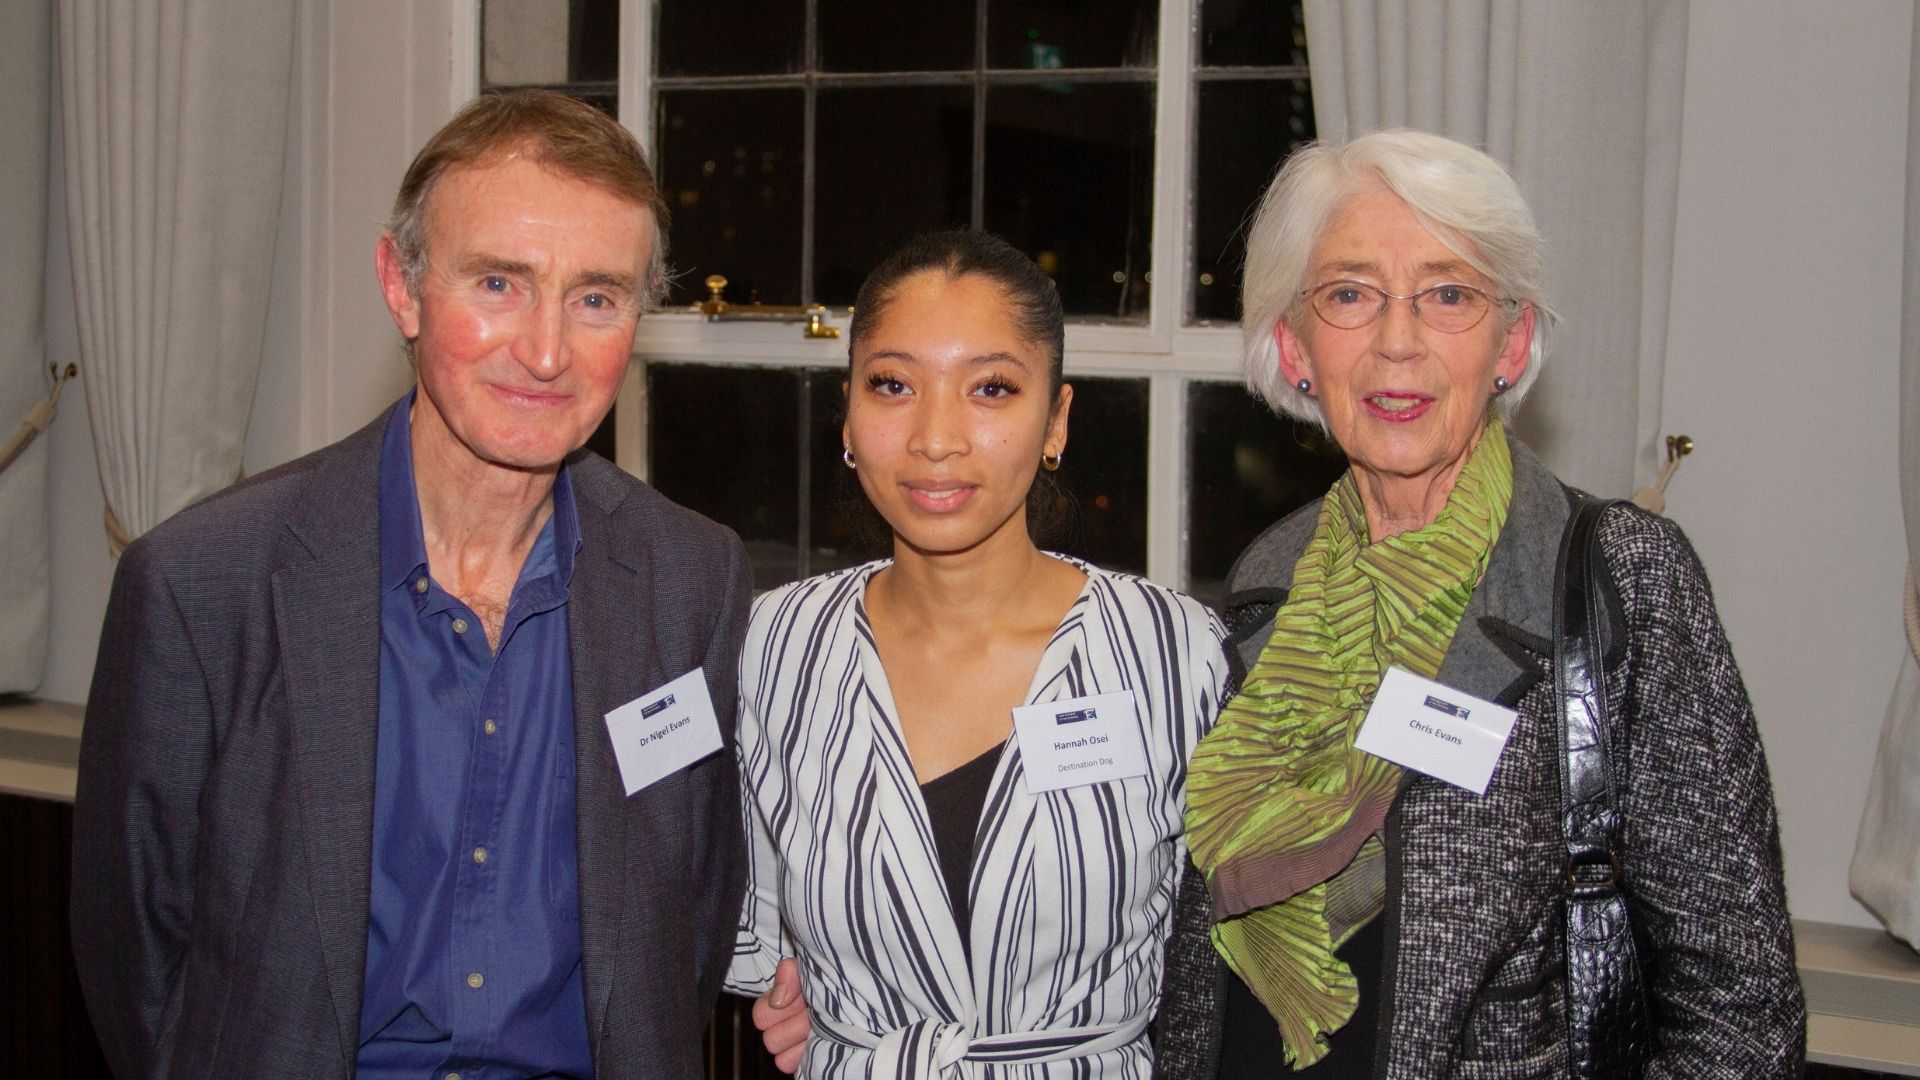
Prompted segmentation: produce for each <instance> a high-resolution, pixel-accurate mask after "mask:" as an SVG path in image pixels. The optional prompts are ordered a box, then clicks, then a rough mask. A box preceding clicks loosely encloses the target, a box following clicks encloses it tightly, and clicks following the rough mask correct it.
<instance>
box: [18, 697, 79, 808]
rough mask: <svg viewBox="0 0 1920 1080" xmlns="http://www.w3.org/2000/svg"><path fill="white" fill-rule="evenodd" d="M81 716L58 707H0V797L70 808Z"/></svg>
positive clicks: (26, 702) (33, 702)
mask: <svg viewBox="0 0 1920 1080" xmlns="http://www.w3.org/2000/svg"><path fill="white" fill-rule="evenodd" d="M83 713H84V709H83V708H82V707H81V706H79V705H69V704H66V703H64V702H59V701H40V700H38V699H35V698H24V699H19V700H9V701H5V702H0V794H7V795H24V796H27V797H28V798H34V799H51V800H53V801H55V802H69V803H70V802H72V801H73V789H74V784H75V782H76V780H77V779H78V777H79V764H80V719H81V716H82V715H83Z"/></svg>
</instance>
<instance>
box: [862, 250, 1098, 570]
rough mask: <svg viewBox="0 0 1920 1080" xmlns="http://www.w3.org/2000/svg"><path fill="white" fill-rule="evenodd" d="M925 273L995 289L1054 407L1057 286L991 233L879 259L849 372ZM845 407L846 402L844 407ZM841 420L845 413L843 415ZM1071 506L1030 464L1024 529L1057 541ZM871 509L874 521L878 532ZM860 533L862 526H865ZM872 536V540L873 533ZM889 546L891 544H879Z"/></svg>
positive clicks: (1058, 378) (1059, 373) (1060, 365)
mask: <svg viewBox="0 0 1920 1080" xmlns="http://www.w3.org/2000/svg"><path fill="white" fill-rule="evenodd" d="M929 270H937V271H940V272H943V273H945V274H946V275H947V277H948V278H962V277H967V276H969V275H978V276H980V277H983V278H986V279H987V280H988V281H991V282H993V283H994V284H996V285H998V286H1000V290H1001V292H1002V293H1004V294H1005V295H1006V298H1007V304H1008V306H1009V308H1010V309H1011V310H1012V314H1013V324H1014V326H1015V327H1017V328H1018V329H1019V331H1020V334H1021V336H1022V337H1024V338H1026V340H1028V341H1031V342H1033V343H1034V344H1036V345H1040V346H1043V347H1044V348H1045V349H1046V350H1047V396H1048V398H1049V399H1050V400H1051V401H1052V402H1054V403H1055V404H1058V403H1059V400H1060V386H1061V383H1062V382H1063V381H1064V379H1063V374H1064V364H1065V358H1066V351H1067V316H1066V313H1065V311H1063V310H1062V309H1061V307H1060V290H1059V289H1058V288H1057V287H1056V286H1055V285H1054V283H1053V279H1052V278H1050V277H1048V276H1047V275H1046V272H1045V271H1044V270H1041V269H1040V267H1039V266H1037V265H1035V264H1034V261H1033V260H1032V259H1029V258H1027V256H1026V254H1025V253H1024V252H1022V251H1021V250H1020V249H1019V248H1016V247H1014V246H1013V245H1012V244H1009V243H1007V242H1006V241H1005V240H1002V239H1000V238H999V237H998V236H995V235H993V234H992V233H986V232H971V231H968V230H964V229H953V230H949V231H946V232H933V233H926V234H924V235H922V236H917V237H915V238H914V239H912V240H909V241H907V243H906V246H904V247H902V248H900V249H899V250H898V251H895V252H894V253H893V254H891V255H889V256H887V257H886V258H885V259H882V260H881V261H880V265H878V266H876V267H874V268H873V271H872V272H871V273H869V274H868V275H867V280H866V281H864V282H862V283H861V285H860V292H859V294H858V295H857V296H855V298H854V301H853V320H852V322H850V323H849V324H848V326H847V372H848V374H849V376H851V374H852V372H853V354H854V351H855V350H856V349H858V348H859V347H860V340H861V339H862V338H864V337H866V336H867V335H869V334H871V333H872V332H873V330H874V327H876V326H878V325H879V324H880V320H881V319H882V318H883V317H884V316H885V315H886V311H887V305H888V304H889V303H891V302H892V300H893V298H894V296H895V295H896V294H897V293H898V292H899V288H900V284H901V283H902V282H904V281H906V280H907V279H908V278H910V277H913V276H914V275H916V274H920V273H924V272H926V271H929ZM842 408H843V409H844V405H843V406H842ZM843 417H844V413H843ZM849 486H850V487H851V488H853V489H854V491H853V492H852V493H851V494H852V495H853V496H854V497H855V498H858V499H859V501H860V502H861V503H865V502H866V498H865V496H864V495H861V494H859V491H858V489H859V486H860V485H859V484H857V483H855V484H850V485H849ZM1072 507H1073V499H1072V496H1070V495H1068V494H1067V492H1066V490H1065V489H1064V488H1062V487H1061V486H1060V484H1059V483H1058V482H1057V481H1056V480H1055V479H1054V475H1053V474H1052V473H1051V472H1047V471H1045V470H1043V469H1041V468H1040V463H1039V462H1037V461H1036V462H1034V481H1033V486H1032V487H1031V488H1029V489H1028V491H1027V532H1028V535H1030V536H1032V537H1033V539H1034V542H1035V543H1037V544H1041V545H1042V546H1045V545H1046V544H1047V543H1055V542H1058V541H1059V539H1060V536H1061V534H1062V533H1063V532H1064V531H1065V527H1066V524H1067V521H1068V519H1069V518H1070V516H1071V511H1072ZM878 516H879V515H877V514H873V515H871V517H872V518H873V519H875V520H874V521H873V522H872V524H874V525H875V526H876V527H877V528H880V529H884V527H885V523H884V522H879V521H878V520H877V519H878ZM863 531H864V530H863ZM875 539H877V537H876V538H875ZM885 547H886V548H889V549H890V548H891V544H888V545H885Z"/></svg>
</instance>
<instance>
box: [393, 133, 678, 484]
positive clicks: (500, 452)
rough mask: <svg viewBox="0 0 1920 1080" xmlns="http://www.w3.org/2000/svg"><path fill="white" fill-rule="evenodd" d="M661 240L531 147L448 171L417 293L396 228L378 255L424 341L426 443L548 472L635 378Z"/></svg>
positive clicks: (464, 457) (399, 316)
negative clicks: (646, 292) (632, 360)
mask: <svg viewBox="0 0 1920 1080" xmlns="http://www.w3.org/2000/svg"><path fill="white" fill-rule="evenodd" d="M653 243H654V235H653V216H652V214H651V213H649V212H648V211H647V209H646V208H645V207H643V206H640V205H638V204H635V203H632V202H628V201H627V200H625V199H622V198H620V197H619V196H616V195H613V194H611V193H609V192H607V191H604V190H602V189H600V188H598V187H595V186H593V185H591V184H588V183H586V182H584V181H581V180H576V179H574V178H572V177H569V176H566V175H563V174H561V173H558V172H555V171H553V170H550V169H548V168H546V167H545V166H543V165H540V164H538V163H536V162H534V161H531V160H528V159H527V158H525V157H522V156H518V155H515V156H512V157H508V158H506V159H503V160H500V161H497V162H492V163H488V164H483V165H475V166H462V167H457V168H454V169H451V170H449V171H448V172H447V173H445V174H444V175H442V176H441V177H440V178H439V180H438V181H437V182H436V183H435V184H434V187H433V190H432V191H431V193H430V194H429V195H428V197H427V206H426V251H427V272H426V274H425V276H424V278H423V280H422V281H421V283H420V287H419V292H418V294H417V295H416V294H415V293H414V292H413V291H411V290H409V289H408V287H407V283H406V278H405V274H404V272H403V267H402V266H401V265H400V262H399V257H398V251H397V249H395V248H394V246H393V243H392V241H391V238H384V237H383V238H382V240H381V243H380V248H379V251H378V254H377V258H376V260H375V261H376V263H377V268H378V270H379V274H380V284H381V290H382V292H383V293H384V294H385V297H386V301H387V308H388V310H390V311H391V312H392V313H393V320H394V323H395V324H396V325H398V326H399V328H400V332H401V333H402V334H404V335H406V336H407V337H408V338H409V339H411V340H412V341H413V343H414V362H415V364H416V366H417V368H418V371H419V380H420V393H419V396H418V399H417V401H416V404H415V412H414V432H415V445H416V447H417V448H419V450H420V451H421V452H425V453H437V454H442V455H451V456H452V457H453V458H454V459H455V461H454V462H450V464H459V463H461V462H463V461H467V462H469V463H484V464H489V465H497V466H506V467H510V468H515V469H546V468H551V467H553V466H554V465H556V464H558V463H559V461H560V459H561V458H563V457H565V456H566V455H567V454H568V453H570V452H571V451H573V450H574V449H575V448H577V447H579V446H581V445H583V444H584V443H585V442H586V441H587V437H588V436H590V435H591V434H593V431H594V429H595V428H596V427H598V426H599V424H600V421H601V420H602V418H604V417H605V416H606V414H607V410H608V409H609V408H611V407H612V405H613V399H614V396H615V395H616V394H617V393H618V392H619V389H620V382H621V379H622V377H623V376H624V375H625V374H626V369H627V357H628V355H629V354H630V353H631V352H632V348H633V333H634V327H635V324H636V323H637V321H638V320H639V318H640V304H641V294H642V291H643V282H644V275H645V274H646V269H647V262H648V257H649V255H650V254H651V251H652V247H653Z"/></svg>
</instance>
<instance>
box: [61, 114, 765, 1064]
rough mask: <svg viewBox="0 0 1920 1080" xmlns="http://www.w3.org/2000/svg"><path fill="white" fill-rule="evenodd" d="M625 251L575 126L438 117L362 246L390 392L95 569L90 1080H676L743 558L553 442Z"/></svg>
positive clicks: (627, 193)
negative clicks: (380, 318)
mask: <svg viewBox="0 0 1920 1080" xmlns="http://www.w3.org/2000/svg"><path fill="white" fill-rule="evenodd" d="M662 219H663V213H662V203H661V200H660V196H659V194H658V192H657V191H656V189H655V186H654V181H653V176H652V174H651V172H650V171H649V169H648V167H647V162H646V159H645V156H644V155H643V154H642V152H641V150H640V148H639V147H638V146H637V145H636V144H635V143H634V141H633V139H632V138H631V137H630V136H629V135H628V134H627V133H626V132H625V131H624V130H623V129H621V128H620V127H619V126H618V125H617V124H614V123H613V122H612V121H610V120H608V119H607V118H605V117H604V116H602V115H601V114H600V113H598V112H596V111H595V110H593V109H591V108H589V107H587V106H584V105H581V104H579V103H577V102H573V101H571V100H569V99H566V98H563V97H559V96H557V95H553V94H547V93H540V92H519V93H513V94H507V95H502V96H498V97H489V98H483V99H481V100H480V101H478V102H475V103H474V104H473V105H471V106H469V107H468V108H467V109H466V110H464V111H463V112H462V113H461V114H460V115H459V116H457V117H455V118H454V119H453V121H452V122H451V123H449V124H448V125H447V126H446V127H445V128H444V129H442V130H441V131H440V132H439V133H438V134H437V135H435V136H434V137H433V139H432V140H431V141H430V142H429V143H428V144H427V146H426V148H425V149H423V150H422V151H421V153H420V156H419V157H418V158H417V159H416V160H415V161H414V163H413V166H412V168H411V169H410V170H409V171H408V173H407V176H406V179H405V181H404V183H403V184H402V185H401V189H400V195H399V198H398V200H397V202H396V207H395V213H394V218H393V221H392V224H391V227H390V229H389V230H388V232H387V233H386V234H385V235H383V236H382V237H381V239H380V241H379V246H378V249H377V252H376V259H375V261H376V266H377V270H378V274H379V279H380V287H381V290H382V293H383V294H384V296H385V298H386V302H387V306H388V308H389V309H390V310H391V312H392V314H393V319H394V322H395V324H396V325H397V326H398V327H399V329H400V332H401V333H402V334H403V335H404V336H405V337H406V339H407V341H408V348H409V351H410V353H411V355H412V357H413V360H414V364H415V368H416V371H417V374H418V381H417V385H416V386H415V387H414V388H413V389H412V390H411V391H410V392H409V393H408V394H407V395H406V397H404V398H402V399H401V400H400V402H398V403H397V404H396V405H395V406H394V407H393V408H391V409H389V410H388V411H387V412H386V413H385V414H384V415H382V416H380V417H379V418H377V419H376V420H374V421H373V423H371V424H369V425H368V426H367V427H365V428H364V429H362V430H361V431H360V432H359V433H357V434H355V435H352V436H350V437H348V438H347V439H345V440H343V441H342V442H339V443H336V444H334V445H333V446H329V447H327V448H325V449H323V450H320V451H318V452H316V453H314V454H311V455H308V456H307V457H304V458H301V459H300V460H298V461H295V462H292V463H291V464H288V465H286V466H283V467H281V468H278V469H275V470H273V471H272V472H269V473H265V474H263V475H261V476H258V477H255V478H253V479H251V480H249V481H247V482H246V483H243V484H240V485H238V486H236V487H234V488H232V489H230V490H228V491H226V492H224V493H222V494H220V495H218V496H215V497H214V498H211V499H208V500H207V501H205V502H203V503H201V504H199V505H198V506H195V507H193V508H191V509H189V510H187V511H185V512H183V513H181V514H179V515H178V516H176V517H175V518H173V519H172V520H170V521H168V522H166V523H165V524H163V525H162V526H160V527H159V528H158V529H155V530H154V531H153V532H152V533H151V534H149V535H148V536H146V537H144V538H142V539H141V540H139V541H138V542H136V543H135V544H134V545H133V546H132V547H130V548H129V549H128V550H127V552H126V555H125V557H124V558H123V559H122V561H121V565H120V569H119V573H118V574H117V576H116V578H115V581H114V587H113V597H112V600H111V602H110V604H109V607H108V611H107V618H106V624H105V631H104V634H103V637H102V641H101V646H100V658H99V663H98V668H97V671H96V674H95V677H94V684H93V690H92V695H91V698H90V700H89V703H88V710H87V722H86V734H85V740H84V746H83V749H82V760H81V775H80V789H79V798H78V801H77V805H76V812H75V813H76V816H75V856H74V881H73V896H74V901H73V925H74V954H75V957H76V959H77V960H78V962H79V967H80V973H81V979H82V983H83V985H84V987H85V990H86V995H87V1000H88V1004H89V1006H90V1008H91V1010H92V1013H93V1018H94V1023H95V1027H96V1029H97V1030H98V1032H99V1035H100V1039H101V1042H102V1044H103V1045H104V1047H105V1048H106V1051H107V1057H108V1059H109V1061H110V1062H111V1063H112V1065H113V1068H114V1071H115V1073H116V1074H117V1075H119V1076H120V1077H122V1078H126V1080H132V1078H137V1077H181V1078H186V1077H193V1078H204V1077H263V1078H264V1077H276V1078H280V1077H349V1076H358V1077H373V1078H387V1077H395V1078H398V1077H408V1078H417V1080H429V1078H433V1080H453V1078H454V1077H461V1078H464V1080H478V1078H481V1077H485V1078H487V1080H493V1078H496V1077H498V1078H518V1077H587V1076H598V1077H601V1078H602V1080H607V1078H616V1077H671V1076H690V1075H694V1074H696V1073H697V1072H698V1071H699V1068H700V1049H699V1037H700V1034H701V1031H702V1029H703V1027H704V1025H705V1023H706V1020H707V1017H708V1014H709V1012H710V1010H711V1008H712V1005H713V1001H714V997H715V995H716V993H717V989H718V986H719V981H720V976H721V974H722V972H723V970H724V968H725V967H726V963H727V960H728V957H729V954H730V951H731V946H732V940H733V926H734V922H735V916H736V915H737V913H738V911H739V898H740V891H741V888H742V876H741V860H742V839H741V835H740V826H739V796H738V780H737V775H736V772H735V766H734V761H733V754H732V752H731V749H730V746H731V742H732V737H733V731H732V713H733V702H734V688H733V669H734V663H735V659H736V653H737V649H738V645H739V639H740V635H741V633H742V631H743V629H744V625H745V621H746V606H747V598H748V578H747V568H746V562H745V559H744V557H743V555H742V552H741V549H740V545H739V541H738V540H737V539H736V538H735V537H734V536H733V534H732V533H730V532H728V531H727V530H726V529H724V528H721V527H720V526H718V525H715V524H713V523H711V522H709V521H706V520H705V519H703V518H700V517H698V516H697V515H695V514H693V513H691V512H689V511H686V510H684V509H681V508H679V507H677V506H675V505H673V504H672V503H670V502H668V501H667V500H666V499H664V498H662V497H661V496H660V495H659V494H657V493H656V492H654V491H653V490H651V489H650V488H648V487H646V486H645V485H644V484H641V483H639V482H638V481H636V480H634V479H632V478H630V477H628V476H627V475H625V474H624V473H622V472H620V471H619V470H617V469H615V468H614V467H613V466H611V465H609V464H608V463H607V462H605V461H603V460H601V459H599V458H597V457H594V456H592V455H591V454H587V453H585V452H582V451H581V450H580V449H579V448H580V447H581V445H582V444H583V443H584V442H585V441H586V439H587V437H588V435H590V434H591V433H592V432H593V430H594V429H595V428H596V427H597V426H598V425H599V423H600V421H601V420H602V418H604V417H605V415H606V413H607V410H608V408H609V407H610V406H611V404H612V402H613V399H614V396H615V393H616V392H617V390H618V388H619V385H620V380H621V378H622V376H623V375H624V373H625V371H626V365H627V357H628V353H629V351H630V349H631V346H632V343H633V335H634V328H635V322H636V320H638V319H639V317H640V313H641V311H642V309H643V308H644V307H645V306H646V305H647V302H648V301H649V300H650V299H652V298H654V297H655V296H656V295H657V293H658V290H659V289H660V287H661V284H662V279H663V275H662V261H661V258H660V255H661V247H662V238H661V236H660V231H659V230H660V226H661V224H662ZM695 673H699V674H695ZM702 675H704V679H703V678H702V677H701V676H702ZM676 680H677V681H676ZM663 691H664V692H663ZM709 699H710V701H709ZM630 703H631V704H632V705H633V707H632V708H627V709H623V708H622V706H627V705H629V704H630ZM610 713H612V714H613V715H612V716H609V714H610ZM642 714H644V716H643V715H642ZM655 728H657V729H658V730H657V731H655V730H654V729H655ZM643 744H644V745H643ZM723 747H726V748H727V749H725V750H724V752H718V753H715V752H713V751H719V750H722V749H723Z"/></svg>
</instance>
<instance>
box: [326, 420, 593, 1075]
mask: <svg viewBox="0 0 1920 1080" xmlns="http://www.w3.org/2000/svg"><path fill="white" fill-rule="evenodd" d="M412 404H413V398H412V395H409V396H408V398H407V400H405V401H403V402H402V403H401V406H400V408H399V409H398V410H396V411H395V413H394V416H393V421H392V423H391V424H389V425H388V427H387V434H386V442H385V444H384V446H383V448H382V450H381V456H380V564H381V572H380V580H381V603H380V719H379V724H380V727H379V751H378V759H377V763H376V767H375V769H376V771H375V773H374V785H373V882H372V886H373V887H372V898H371V904H370V911H369V919H368V922H367V973H366V984H365V987H364V993H363V998H362V1002H361V1008H360V1055H359V1067H358V1071H357V1073H356V1075H357V1076H359V1077H362V1078H370V1080H390V1078H391V1080H400V1078H406V1080H444V1078H445V1077H446V1076H447V1075H448V1074H450V1073H458V1074H459V1075H460V1076H461V1078H462V1080H509V1078H510V1080H524V1078H530V1077H549V1076H564V1077H589V1076H591V1075H592V1073H593V1062H592V1052H591V1049H590V1047H589V1044H588V1041H587V1018H586V1001H585V998H584V996H583V994H582V992H581V987H580V924H579V910H580V906H579V866H578V861H577V853H576V849H575V846H574V835H575V830H574V778H573V768H574V759H573V682H572V671H573V668H572V664H571V660H570V654H569V650H568V645H567V608H566V603H567V588H568V584H569V582H570V581H571V579H572V576H573V559H574V552H575V551H576V550H577V549H578V548H579V524H578V519H577V518H576V517H575V515H574V503H573V488H572V485H571V484H570V482H569V481H568V478H567V471H566V469H565V468H564V467H563V468H562V469H561V470H560V474H559V476H558V478H557V479H556V480H555V482H554V486H553V516H552V518H550V519H549V520H548V521H547V524H546V525H545V527H544V528H542V529H541V531H540V536H539V539H537V540H536V541H535V542H534V545H533V550H532V551H531V552H530V553H528V555H527V561H526V564H525V565H524V566H523V567H521V570H520V577H519V580H518V581H517V582H516V583H515V584H514V587H513V594H512V598H511V600H510V601H509V603H508V607H507V616H506V623H505V625H504V627H503V628H502V630H501V632H500V643H499V648H498V650H497V651H496V650H490V649H489V648H488V645H487V636H486V631H485V629H484V628H483V627H482V625H481V622H480V620H479V618H478V617H477V616H475V615H474V613H473V612H472V611H471V610H470V609H469V608H468V607H467V606H466V605H465V604H463V603H461V602H460V601H459V600H458V599H457V598H455V597H454V596H453V595H452V594H450V593H448V592H446V591H445V590H443V589H442V588H441V587H440V586H439V585H438V584H437V583H436V582H434V580H433V577H432V575H431V573H429V570H428V567H427V555H426V543H425V540H424V538H423V536H422V533H421V527H420V504H419V500H418V498H417V496H416V494H415V489H414V478H413V450H412V443H411V433H412V427H411V424H412V421H411V415H410V414H411V411H412Z"/></svg>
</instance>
